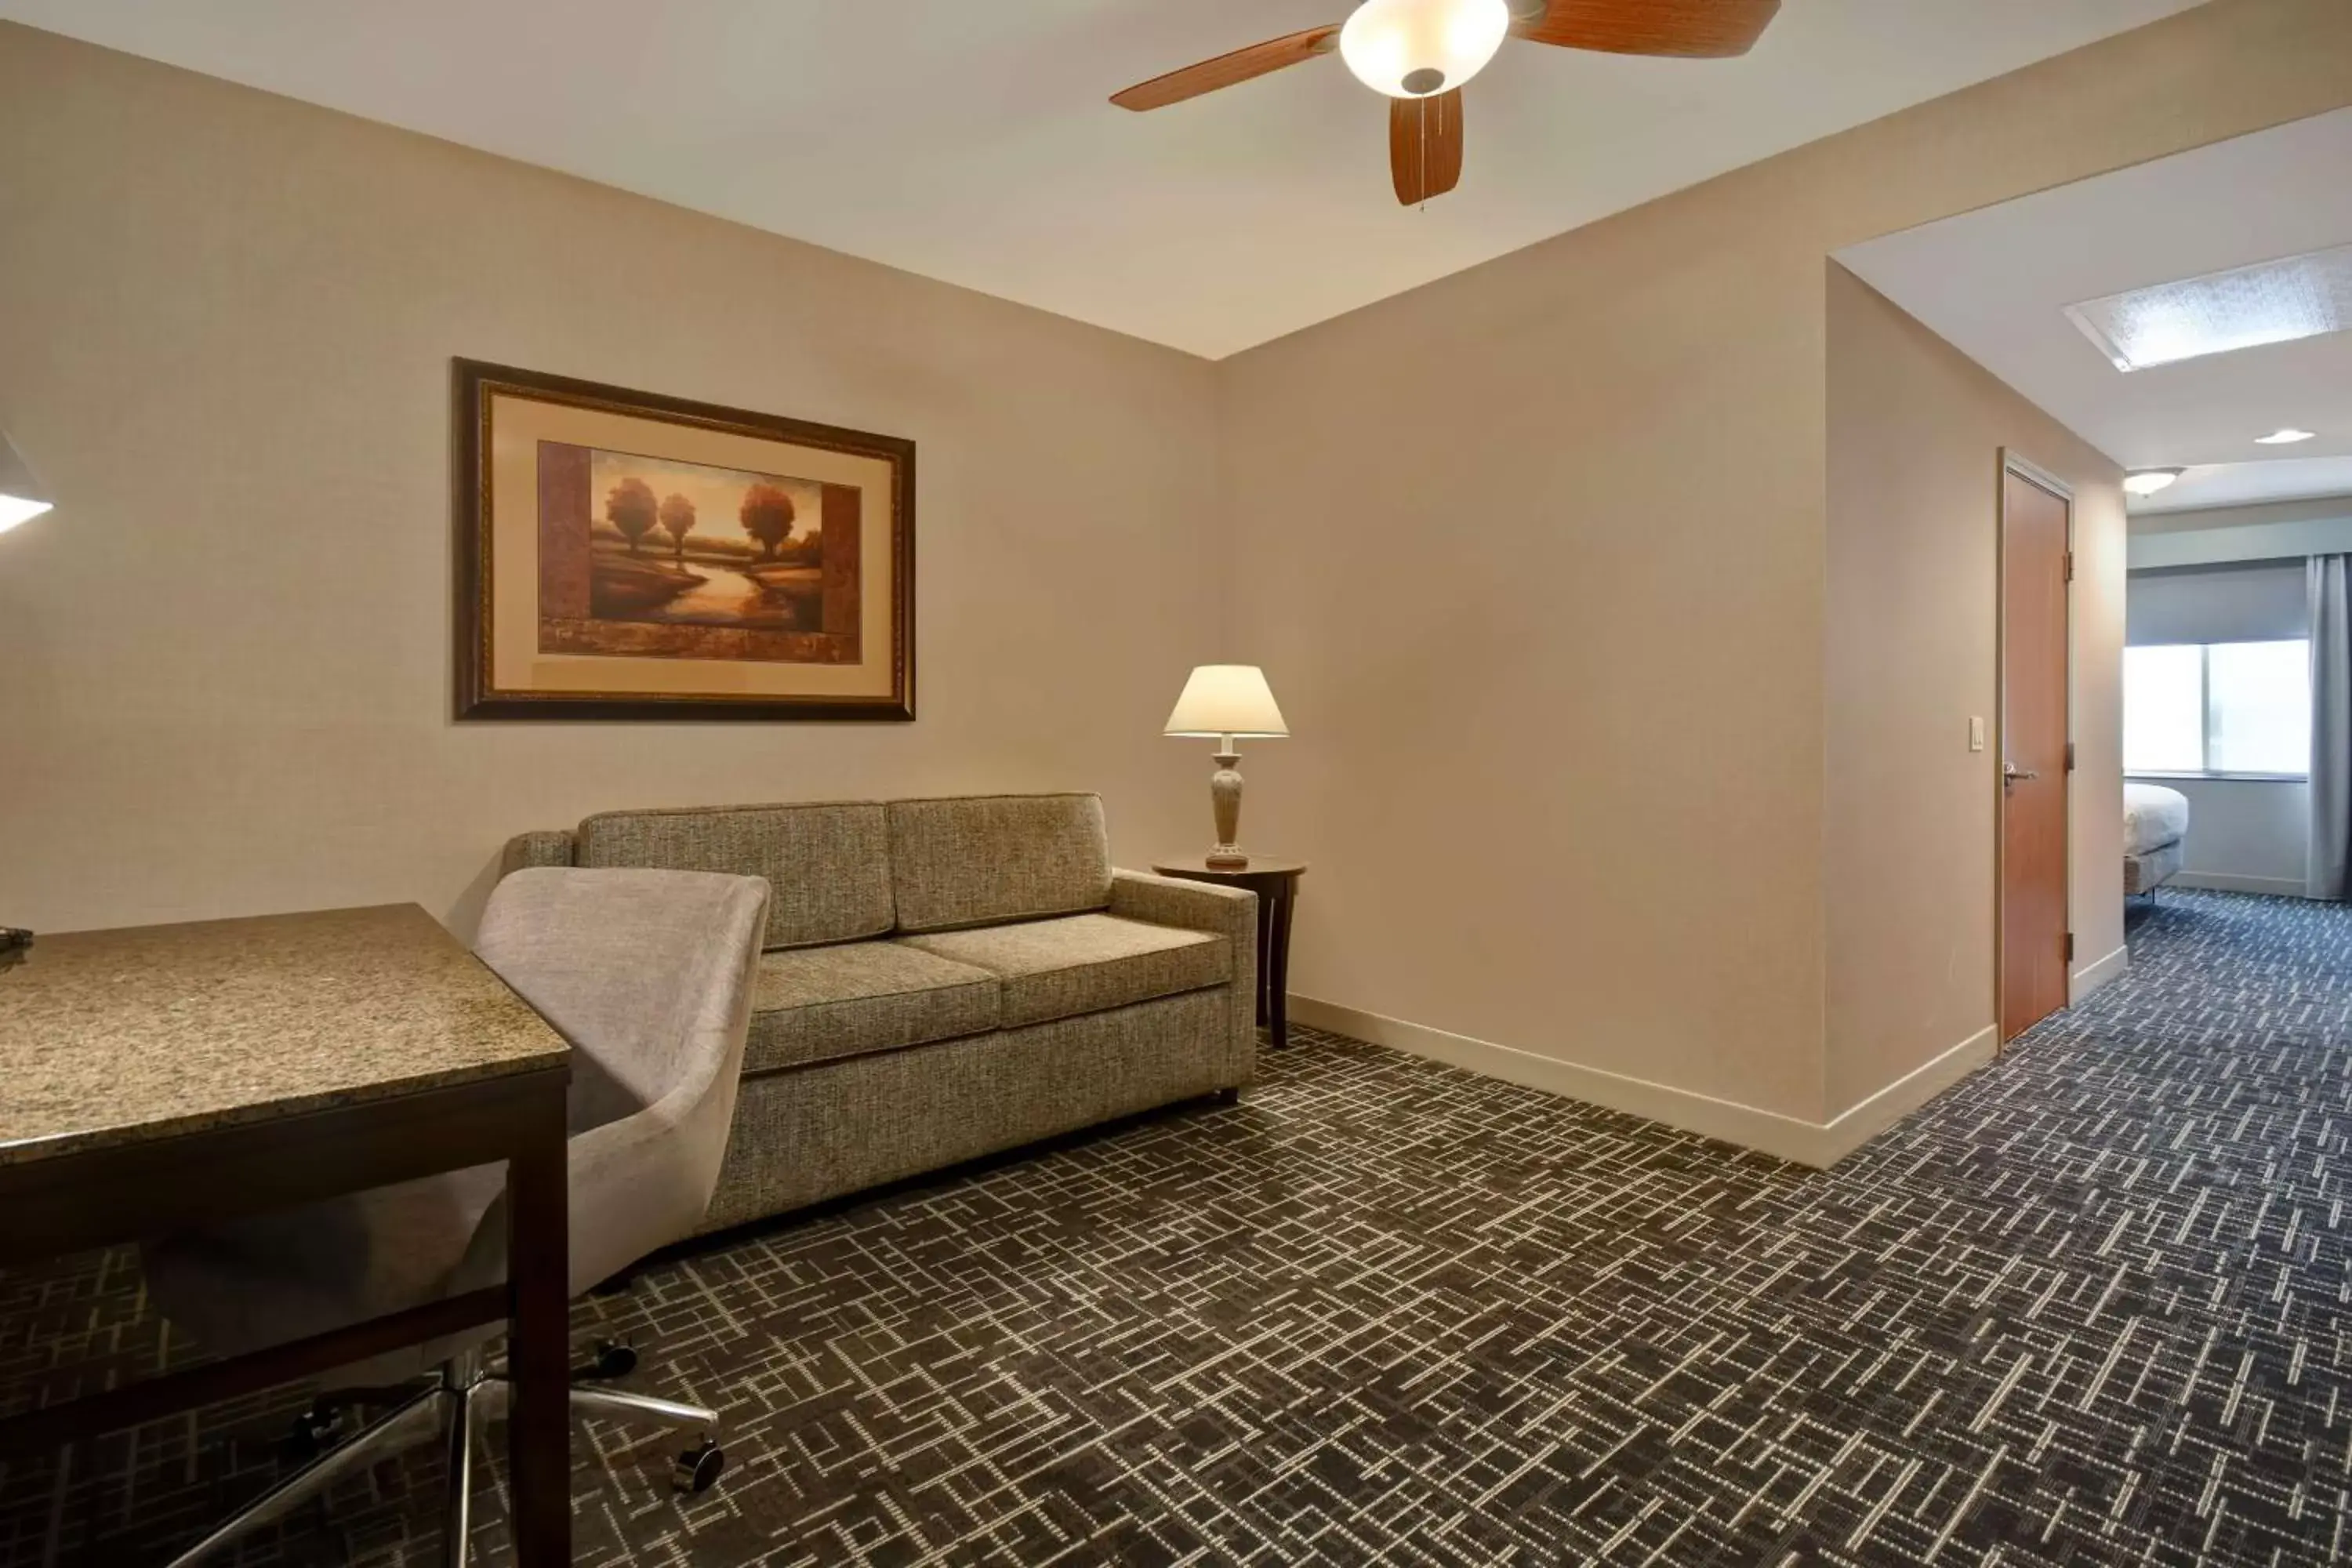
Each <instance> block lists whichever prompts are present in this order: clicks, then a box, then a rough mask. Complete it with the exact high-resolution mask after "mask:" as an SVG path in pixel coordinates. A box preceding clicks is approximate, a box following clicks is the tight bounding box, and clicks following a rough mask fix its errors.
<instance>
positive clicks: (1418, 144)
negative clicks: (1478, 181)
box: [1389, 88, 1462, 206]
mask: <svg viewBox="0 0 2352 1568" xmlns="http://www.w3.org/2000/svg"><path fill="white" fill-rule="evenodd" d="M1389 177H1390V178H1391V180H1393V181H1394V182H1395V184H1396V195H1397V200H1398V201H1400V202H1402V203H1403V204H1404V205H1406V206H1414V205H1419V204H1420V203H1422V202H1425V201H1427V200H1428V199H1429V198H1430V197H1432V196H1442V195H1444V194H1445V193H1446V192H1448V191H1450V190H1452V189H1453V188H1454V185H1455V184H1457V183H1458V182H1459V181H1460V180H1461V178H1462V89H1460V88H1455V89H1454V90H1453V91H1452V92H1441V93H1439V94H1437V95H1436V96H1435V97H1433V98H1392V99H1390V100H1389Z"/></svg>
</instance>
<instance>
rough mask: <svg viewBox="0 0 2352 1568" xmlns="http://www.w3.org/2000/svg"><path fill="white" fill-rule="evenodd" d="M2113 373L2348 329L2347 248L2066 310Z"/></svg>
mask: <svg viewBox="0 0 2352 1568" xmlns="http://www.w3.org/2000/svg"><path fill="white" fill-rule="evenodd" d="M2066 319H2067V320H2068V321H2072V322H2074V325H2076V326H2077V327H2080V328H2081V329H2082V331H2083V335H2084V337H2086V338H2088V339H2090V340H2091V342H2094V343H2095V344H2097V345H2098V348H2099V352H2100V353H2104V354H2105V355H2106V356H2107V358H2108V360H2109V361H2110V362H2111V363H2113V364H2114V365H2115V367H2116V369H2117V370H2121V371H2134V370H2146V369H2147V368H2148V367H2149V366H2150V365H2158V364H2170V363H2174V362H2175V361H2177V360H2184V359H2200V358H2202V357H2204V356H2205V355H2207V354H2225V353H2235V352H2236V351H2238V350H2240V349H2252V348H2260V347H2262V346H2263V345H2264V344H2266V343H2291V342H2295V341H2296V340H2297V339H2300V338H2315V337H2318V336H2319V335H2320V334H2322V333H2323V332H2340V331H2344V330H2345V329H2346V328H2347V327H2352V245H2339V246H2337V247H2335V248H2334V249H2332V250H2315V251H2312V252H2310V253H2309V254H2308V255H2304V256H2284V257H2281V258H2279V259H2277V260H2276V261H2261V262H2256V263H2255V264H2254V265H2253V266H2252V267H2233V268H2231V269H2230V270H2228V271H2227V272H2209V273H2207V274H2206V275H2205V276H2203V277H2202V278H2186V279H2181V280H2180V281H2179V282H2177V283H2158V284H2156V285H2154V286H2153V287H2150V288H2147V289H2129V290H2127V291H2126V292H2125V293H2121V294H2110V295H2108V296H2107V297H2106V298H2105V299H2103V300H2084V301H2083V302H2082V303H2081V304H2077V305H2069V306H2067V307H2066Z"/></svg>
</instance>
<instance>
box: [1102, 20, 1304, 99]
mask: <svg viewBox="0 0 2352 1568" xmlns="http://www.w3.org/2000/svg"><path fill="white" fill-rule="evenodd" d="M1338 47H1339V27H1338V26H1336V25H1334V26H1328V27H1309V28H1307V30H1306V31H1305V32H1303V33H1293V34H1291V35H1289V36H1288V37H1281V38H1268V39H1267V40H1266V41H1265V43H1262V44H1252V45H1251V46H1250V47H1247V48H1245V49H1235V50H1234V52H1233V53H1231V54H1229V55H1219V56H1218V57H1217V58H1215V59H1213V60H1202V62H1201V63H1200V64H1199V65H1193V66H1186V67H1185V68H1183V69H1182V70H1172V71H1170V72H1169V73H1168V74H1167V75H1166V76H1156V77H1153V78H1152V79H1150V81H1142V82H1138V83H1136V84H1135V85H1134V86H1133V87H1130V88H1129V89H1127V90H1126V91H1125V92H1115V93H1113V94H1111V101H1112V102H1113V103H1116V104H1118V106H1119V107H1120V108H1121V109H1132V110H1136V111H1138V112H1141V111H1142V110H1147V109H1164V108H1166V107H1167V106H1168V105H1169V104H1171V103H1181V102H1183V101H1184V100H1186V99H1188V98H1198V97H1200V96H1201V95H1202V93H1204V92H1214V91H1216V90H1217V89H1219V88H1221V87H1231V86H1233V85H1234V83H1235V82H1241V81H1247V80H1249V79H1250V78H1252V77H1257V76H1264V75H1265V74H1266V73H1267V72H1268V71H1278V70H1280V69H1282V68H1284V67H1286V66H1295V65H1300V64H1303V63H1305V62H1306V61H1307V60H1311V59H1313V58H1315V57H1316V56H1318V55H1328V54H1329V53H1330V52H1331V51H1332V50H1333V49H1336V48H1338Z"/></svg>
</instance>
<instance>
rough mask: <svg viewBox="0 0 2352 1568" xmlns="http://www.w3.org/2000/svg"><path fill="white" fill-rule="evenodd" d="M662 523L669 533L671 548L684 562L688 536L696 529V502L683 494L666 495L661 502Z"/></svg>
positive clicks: (664, 529) (663, 528) (665, 530)
mask: <svg viewBox="0 0 2352 1568" xmlns="http://www.w3.org/2000/svg"><path fill="white" fill-rule="evenodd" d="M661 525H662V530H663V531H664V532H666V533H667V534H668V535H669V541H670V548H671V550H672V552H674V553H675V554H676V555H677V558H678V560H679V561H681V562H683V561H684V560H685V559H686V536H687V535H688V534H689V533H692V532H693V531H694V503H693V502H692V501H690V500H687V499H686V498H685V497H684V496H681V495H671V496H667V497H665V498H664V499H663V500H662V503H661Z"/></svg>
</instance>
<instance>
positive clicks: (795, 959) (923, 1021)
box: [743, 942, 1003, 1075]
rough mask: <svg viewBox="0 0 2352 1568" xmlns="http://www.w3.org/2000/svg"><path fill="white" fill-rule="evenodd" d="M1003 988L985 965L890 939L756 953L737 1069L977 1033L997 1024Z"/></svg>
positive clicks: (766, 1068) (765, 1068) (798, 1063)
mask: <svg viewBox="0 0 2352 1568" xmlns="http://www.w3.org/2000/svg"><path fill="white" fill-rule="evenodd" d="M1002 992H1003V984H1002V983H1001V982H1000V981H998V979H997V977H996V976H995V975H993V974H992V973H989V972H988V971H987V970H985V969H978V968H974V967H972V966H971V965H969V964H963V963H956V962H955V961H954V960H952V959H950V958H943V957H940V956H938V955H936V954H933V953H929V952H919V951H918V950H916V949H914V948H911V947H903V946H901V945H899V944H898V943H897V942H845V943H843V944H841V945H838V946H835V947H803V948H793V949H789V950H786V951H783V952H769V953H763V954H761V958H760V973H759V980H758V983H757V984H756V986H755V987H754V989H753V992H752V996H751V1037H750V1038H749V1040H747V1041H746V1042H745V1045H744V1047H743V1071H744V1072H745V1074H747V1075H749V1074H751V1073H761V1072H774V1071H776V1070H778V1069H779V1068H795V1067H805V1066H807V1065H808V1064H809V1063H811V1062H823V1061H832V1060H835V1059H836V1058H842V1057H857V1056H864V1055H866V1054H867V1053H868V1052H871V1051H893V1050H897V1049H898V1048H899V1047H902V1046H919V1045H925V1044H928V1043H929V1042H930V1041H932V1040H946V1039H952V1038H954V1037H956V1036H958V1035H979V1034H985V1033H986V1032H988V1031H989V1030H991V1029H993V1028H994V1027H996V1024H997V1016H998V1006H999V998H1000V994H1001V993H1002Z"/></svg>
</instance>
